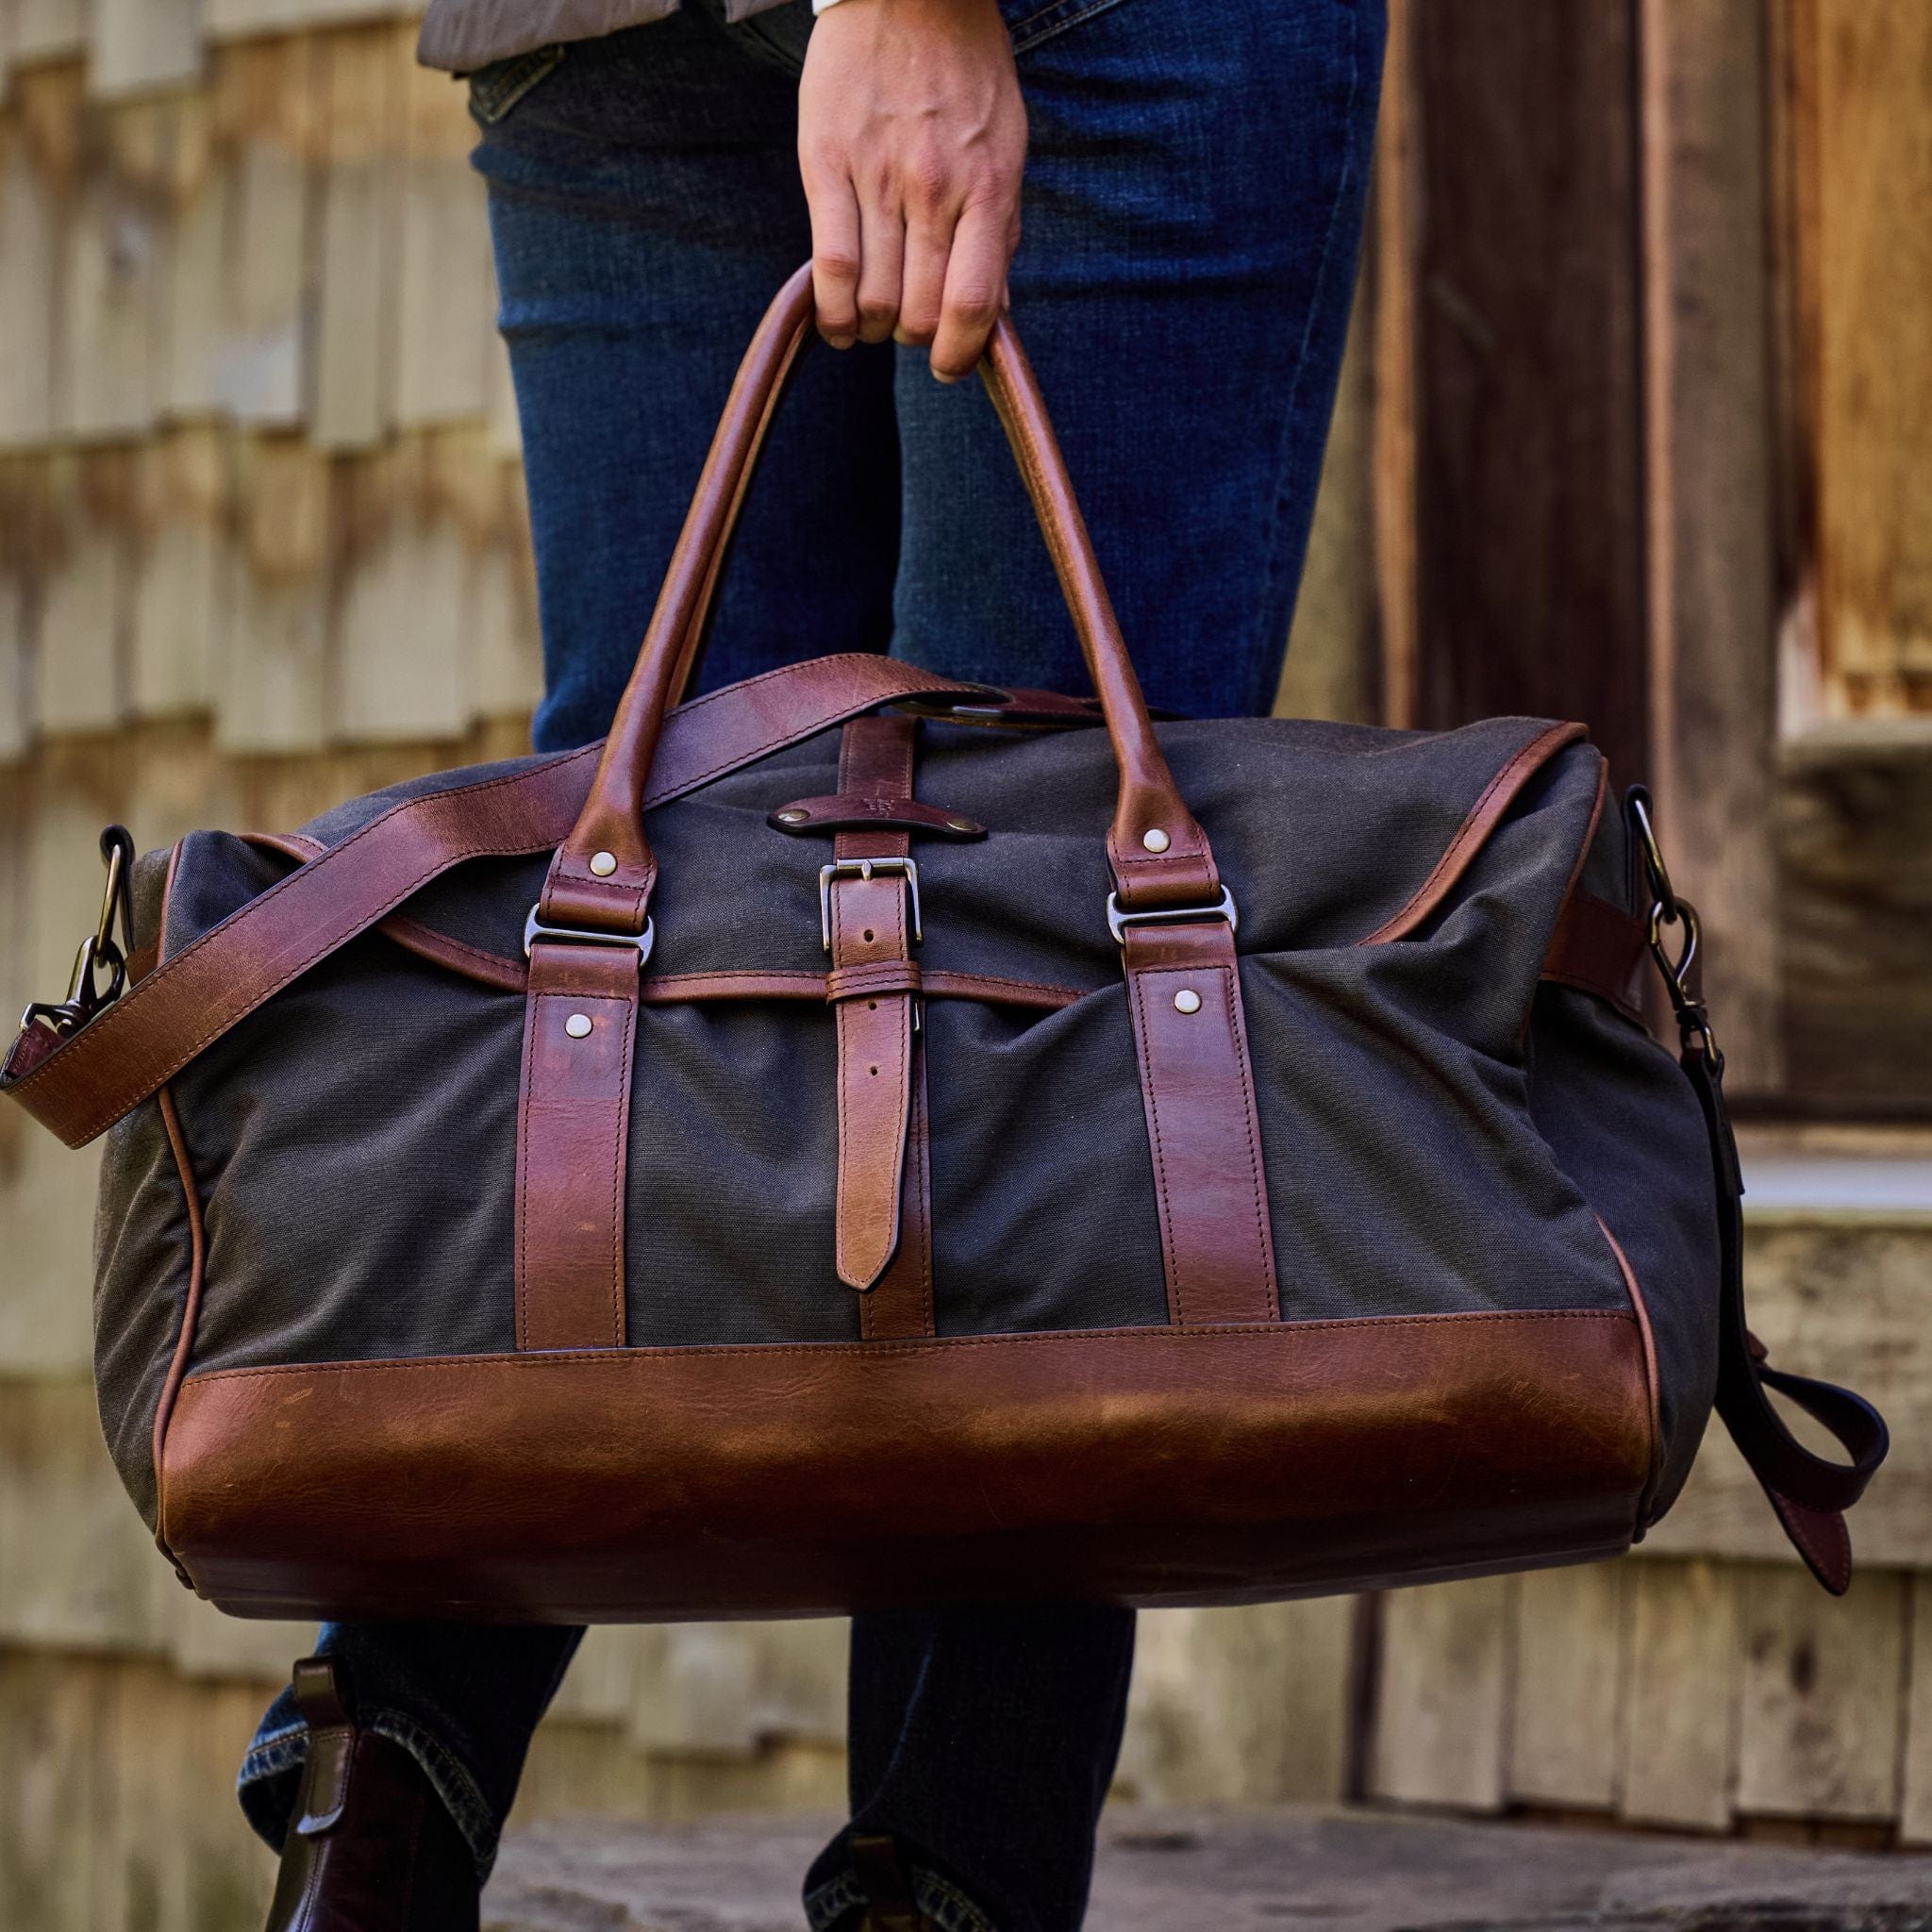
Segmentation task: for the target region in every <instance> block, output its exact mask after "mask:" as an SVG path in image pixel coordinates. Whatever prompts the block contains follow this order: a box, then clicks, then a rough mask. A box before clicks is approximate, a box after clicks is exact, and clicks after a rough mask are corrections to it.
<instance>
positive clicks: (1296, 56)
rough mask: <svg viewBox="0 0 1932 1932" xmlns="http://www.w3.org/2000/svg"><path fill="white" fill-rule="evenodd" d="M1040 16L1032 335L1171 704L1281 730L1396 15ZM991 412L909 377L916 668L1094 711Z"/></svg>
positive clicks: (1025, 255) (1263, 9)
mask: <svg viewBox="0 0 1932 1932" xmlns="http://www.w3.org/2000/svg"><path fill="white" fill-rule="evenodd" d="M1014 4H1015V0H1008V5H1009V6H1011V5H1014ZM1021 5H1022V6H1023V7H1024V10H1025V11H1026V12H1027V14H1028V16H1029V17H1031V18H1036V19H1043V20H1045V21H1046V22H1047V23H1048V25H1053V23H1054V22H1056V21H1058V20H1061V19H1067V18H1070V17H1071V18H1072V19H1073V22H1074V24H1072V25H1067V26H1066V27H1065V28H1064V30H1054V31H1050V32H1047V33H1045V34H1044V35H1043V36H1042V37H1041V39H1040V40H1038V41H1037V42H1034V43H1033V44H1031V45H1029V46H1026V47H1025V48H1024V51H1022V52H1021V54H1020V56H1019V72H1020V77H1021V81H1022V84H1023V86H1024V91H1025V95H1026V106H1027V113H1028V119H1029V129H1030V136H1031V145H1030V147H1029V149H1028V154H1027V163H1026V180H1025V190H1024V198H1023V201H1022V216H1023V233H1022V240H1021V243H1020V251H1019V254H1018V256H1017V257H1016V258H1015V260H1014V263H1013V269H1012V275H1011V277H1010V281H1011V288H1012V297H1013V315H1014V319H1015V321H1016V322H1017V323H1018V324H1019V325H1020V329H1021V332H1022V334H1023V337H1024V341H1025V344H1026V352H1027V356H1028V358H1029V359H1030V361H1031V362H1032V364H1033V367H1034V370H1035V372H1036V373H1037V375H1039V377H1040V384H1041V391H1042V392H1043V393H1044V395H1045V397H1046V401H1047V404H1048V407H1049V408H1051V410H1052V412H1053V420H1054V425H1055V428H1056V430H1057V431H1058V438H1059V442H1060V445H1061V448H1062V450H1063V452H1064V454H1065V456H1066V459H1067V467H1068V470H1069V472H1070V474H1071V475H1072V477H1073V480H1074V488H1075V489H1076V490H1077V491H1078V492H1079V497H1080V502H1081V507H1082V508H1083V509H1084V510H1085V512H1086V517H1087V522H1088V525H1089V527H1090V529H1091V533H1092V536H1093V541H1094V547H1095V550H1096V552H1097V555H1098V557H1099V560H1100V565H1101V568H1102V570H1103V572H1104V573H1105V574H1106V577H1107V584H1108V591H1110V592H1111V594H1112V598H1113V603H1114V607H1115V609H1116V610H1117V612H1118V614H1119V616H1120V620H1121V625H1122V629H1123V632H1124V636H1125V638H1126V641H1127V646H1128V649H1129V650H1130V651H1131V652H1132V654H1133V658H1134V662H1135V665H1136V667H1137V668H1138V670H1139V671H1140V674H1141V683H1142V685H1143V686H1144V687H1145V689H1146V691H1147V695H1148V697H1149V699H1150V700H1151V701H1153V702H1154V703H1156V704H1158V705H1165V706H1168V707H1170V708H1174V709H1175V710H1180V711H1184V712H1187V713H1189V714H1191V715H1193V716H1200V717H1225V716H1236V715H1241V714H1244V713H1265V712H1266V711H1267V710H1268V709H1269V708H1270V707H1271V705H1272V704H1273V701H1274V690H1275V686H1276V684H1277V682H1278V680H1279V676H1280V670H1281V659H1282V655H1283V653H1284V651H1285V650H1286V648H1287V643H1288V632H1289V623H1290V619H1291V616H1292V614H1293V607H1294V595H1295V590H1296V586H1297V583H1298V581H1299V578H1300V575H1301V567H1302V558H1303V555H1304V552H1305V549H1306V546H1307V532H1308V523H1309V519H1310V516H1311V515H1312V512H1313V508H1314V501H1315V491H1316V487H1317V485H1318V484H1319V482H1320V480H1321V471H1322V452H1323V446H1324V442H1325V441H1326V437H1327V430H1328V418H1329V412H1330V409H1331V408H1332V405H1333V402H1334V394H1335V383H1336V377H1337V375H1338V374H1339V372H1340V368H1341V349H1342V342H1343V339H1344V337H1345V335H1346V332H1347V326H1348V313H1349V308H1350V305H1351V300H1352V296H1353V291H1354V287H1355V279H1356V267H1357V257H1358V253H1359V248H1360V238H1361V225H1362V213H1363V208H1364V194H1365V191H1366V187H1367V181H1368V171H1369V161H1370V155H1371V151H1372V147H1373V142H1374V118H1375V102H1376V97H1377V93H1378V89H1379V81H1380V72H1381V52H1382V39H1383V19H1382V8H1381V0H1213V4H1212V5H1201V4H1191V0H1117V4H1115V5H1112V6H1110V7H1107V8H1104V9H1103V10H1100V11H1097V12H1095V11H1091V10H1084V9H1079V8H1073V7H1068V6H1060V7H1046V8H1042V7H1039V6H1037V5H1033V4H1031V0H1021ZM1024 33H1025V27H1024V25H1020V26H1018V27H1017V28H1016V36H1015V38H1016V42H1018V41H1020V40H1021V39H1022V38H1023V37H1024ZM976 388H977V386H976V385H973V384H960V385H958V386H957V387H955V388H951V389H947V388H942V387H941V385H939V384H937V383H935V382H933V381H932V380H931V379H930V378H929V376H928V375H927V372H926V369H925V358H924V354H923V352H917V351H911V350H905V351H902V352H901V359H900V371H899V382H898V406H899V427H900V444H901V458H902V463H903V475H904V491H903V497H904V525H903V540H902V551H901V560H900V569H899V578H898V586H897V599H896V604H895V609H894V617H895V625H894V633H893V652H894V655H895V656H898V657H903V658H909V659H911V660H912V661H913V662H915V663H917V664H921V665H924V666H926V667H928V668H935V669H943V670H944V671H945V672H947V673H948V674H949V675H956V676H959V677H968V678H978V679H982V680H985V681H987V682H990V683H995V684H997V683H1002V682H1012V683H1018V684H1031V685H1042V686H1045V687H1046V688H1048V689H1049V690H1055V691H1084V690H1086V689H1087V688H1088V687H1087V678H1086V673H1085V670H1084V668H1083V666H1082V664H1081V660H1080V656H1079V651H1078V647H1077V644H1076V643H1075V641H1074V633H1073V626H1072V625H1071V623H1070V622H1069V620H1068V618H1067V615H1066V612H1065V608H1064V607H1063V605H1062V602H1061V599H1060V596H1059V592H1058V587H1057V585H1056V583H1055V581H1054V576H1053V571H1052V568H1051V564H1050V561H1049V559H1048V557H1047V555H1046V549H1045V546H1044V544H1043V543H1042V542H1041V539H1040V536H1039V534H1038V532H1037V530H1036V528H1035V526H1034V522H1033V516H1032V511H1031V508H1030V506H1029V505H1028V503H1027V501H1026V497H1025V494H1024V491H1023V489H1022V488H1021V486H1020V483H1019V479H1018V477H1017V476H1016V475H1015V472H1014V467H1013V461H1012V458H1011V456H1010V455H1009V454H1008V449H1007V446H1006V441H1005V438H1004V436H1003V435H1002V434H1001V432H1000V430H999V428H998V426H997V425H996V424H995V423H994V421H993V418H992V414H991V411H990V410H989V409H988V408H987V407H986V399H985V397H984V396H982V395H979V394H977V393H975V391H976Z"/></svg>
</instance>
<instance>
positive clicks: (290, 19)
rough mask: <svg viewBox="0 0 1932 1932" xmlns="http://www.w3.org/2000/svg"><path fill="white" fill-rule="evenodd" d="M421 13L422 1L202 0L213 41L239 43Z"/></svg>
mask: <svg viewBox="0 0 1932 1932" xmlns="http://www.w3.org/2000/svg"><path fill="white" fill-rule="evenodd" d="M422 10H423V0H202V29H203V31H204V32H205V33H206V34H207V35H208V38H209V39H210V40H214V41H221V40H236V39H244V38H247V37H249V36H252V35H256V34H285V33H291V32H293V31H294V30H295V29H296V28H298V27H324V26H337V25H343V24H354V23H356V22H358V21H368V20H397V19H402V18H405V17H407V16H408V15H409V14H412V13H421V12H422Z"/></svg>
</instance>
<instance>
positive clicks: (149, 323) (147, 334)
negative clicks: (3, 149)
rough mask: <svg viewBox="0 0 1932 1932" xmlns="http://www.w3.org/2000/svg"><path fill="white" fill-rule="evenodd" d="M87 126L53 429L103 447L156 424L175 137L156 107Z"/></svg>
mask: <svg viewBox="0 0 1932 1932" xmlns="http://www.w3.org/2000/svg"><path fill="white" fill-rule="evenodd" d="M88 122H89V134H90V137H91V138H90V142H89V147H90V150H91V152H90V154H89V157H88V164H87V167H86V171H85V174H84V175H83V178H82V181H81V187H80V192H79V195H78V197H77V198H76V200H75V203H74V205H73V208H72V212H71V215H70V217H69V219H68V221H67V224H66V235H65V244H64V246H65V262H64V265H63V269H62V276H63V280H62V289H63V313H64V316H65V324H64V326H63V327H62V329H61V333H60V340H59V343H58V356H57V358H56V367H57V370H58V384H57V399H56V407H55V415H56V423H55V427H56V429H57V430H58V432H59V433H61V434H62V435H64V436H68V437H73V438H76V439H80V440H94V441H99V440H102V439H107V438H121V437H131V436H138V435H140V434H141V433H142V431H143V430H145V429H146V428H147V427H148V426H149V425H150V424H151V423H152V422H153V420H154V413H155V408H154V373H153V361H154V337H155V329H156V324H157V322H158V318H159V314H160V309H161V299H160V298H161V290H162V287H163V281H162V273H161V270H162V260H163V248H162V237H161V225H162V221H163V208H164V199H163V194H162V188H163V183H164V181H165V178H166V171H167V161H168V154H167V150H168V146H169V144H170V135H171V131H172V130H171V127H170V124H169V121H168V118H167V116H166V115H165V113H164V111H163V109H162V108H161V107H160V106H159V105H158V103H156V102H152V101H125V102H119V103H115V104H113V105H111V106H107V107H99V108H94V109H93V110H92V113H91V114H90V115H89V117H88Z"/></svg>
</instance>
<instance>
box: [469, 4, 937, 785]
mask: <svg viewBox="0 0 1932 1932" xmlns="http://www.w3.org/2000/svg"><path fill="white" fill-rule="evenodd" d="M798 10H799V9H796V8H792V9H781V10H780V11H779V12H777V13H767V14H763V15H760V16H758V18H757V19H755V20H753V21H749V22H746V23H744V24H743V25H741V26H736V27H732V26H726V25H724V22H723V21H722V19H721V18H720V17H719V15H718V10H717V8H715V6H703V7H699V6H691V7H686V8H684V9H683V10H682V11H680V12H679V13H676V14H675V15H673V16H672V17H671V18H670V19H668V20H665V21H662V22H658V23H655V24H653V25H649V26H643V27H637V28H634V29H632V30H630V31H629V32H626V33H621V34H615V35H612V36H611V37H609V38H608V39H607V40H602V41H589V42H578V43H575V44H574V45H572V46H571V47H570V48H569V50H568V52H567V53H566V55H565V58H563V59H561V60H560V61H558V63H557V65H556V66H555V68H554V69H552V70H551V72H550V73H548V74H547V75H545V76H544V77H543V78H542V79H541V81H540V82H538V84H537V85H536V86H535V87H533V88H532V89H530V91H529V92H527V93H525V94H523V95H522V96H521V97H520V98H518V99H517V100H516V102H515V104H514V105H513V106H512V107H510V108H508V110H507V111H506V112H505V113H504V114H503V115H502V116H501V117H500V118H499V119H496V120H494V121H491V122H490V123H488V124H487V125H484V127H483V134H482V141H481V143H480V145H479V146H478V148H477V149H476V153H475V162H476V166H477V167H478V168H479V169H480V170H481V171H482V173H483V175H484V176H485V177H486V179H487V180H488V182H489V185H490V219H491V233H492V236H493V238H494V242H495V251H496V263H497V278H498V282H499V284H500V287H501V289H502V310H501V323H502V328H503V333H504V336H505V338H506V340H507V341H508V344H509V353H510V367H511V371H512V374H513V375H514V378H515V386H516V395H517V408H518V411H519V414H520V416H521V419H522V425H523V435H524V468H525V476H526V478H527V481H528V489H529V499H530V522H531V528H532V533H533V535H534V538H535V542H536V553H537V587H538V597H539V603H540V608H541V619H542V632H543V652H544V672H545V685H546V690H545V695H544V698H543V702H542V704H541V707H540V708H539V709H538V712H537V721H536V729H535V738H536V742H537V745H538V748H539V749H540V750H544V751H550V750H558V749H562V748H565V747H568V746H571V745H575V744H582V743H585V742H587V741H590V740H591V739H593V738H597V737H600V736H601V735H602V734H603V733H604V732H605V731H606V730H608V727H609V724H610V718H611V714H612V712H613V711H614V710H615V709H616V708H617V700H618V698H619V696H620V694H621V693H622V691H623V690H624V685H625V679H626V678H627V677H628V676H629V675H630V670H631V665H632V663H633V661H634V660H635V658H636V656H637V649H638V644H639V641H641V638H642V637H643V634H644V628H645V625H647V623H648V622H649V619H650V614H651V609H652V606H653V605H654V604H655V603H656V601H657V596H658V586H659V584H660V583H661V581H662V579H663V575H664V571H665V568H666V566H667V564H668V563H669V562H670V559H671V553H672V549H673V547H674V545H675V542H676V541H677V533H678V530H679V528H680V526H681V525H682V524H683V521H684V515H685V510H686V508H687V507H688V506H689V504H690V501H691V491H692V489H693V487H694V486H695V484H696V482H697V478H698V472H699V471H700V469H701V468H702V467H703V464H704V458H705V452H706V450H707V449H708V446H709V443H710V440H711V433H712V431H713V429H715V427H716V426H717V421H718V411H719V409H720V408H721V407H722V405H723V402H724V396H725V394H726V392H727V391H729V389H730V387H731V379H732V376H733V375H734V373H735V372H736V370H737V367H738V359H739V358H740V356H741V355H742V353H743V351H744V345H745V343H746V342H747V341H750V339H751V334H752V330H753V329H754V328H755V327H756V325H757V324H758V318H759V316H760V315H762V314H763V312H764V310H765V308H766V305H767V304H768V303H769V302H770V301H771V299H772V296H773V294H774V292H775V291H776V290H777V288H778V285H779V284H780V283H781V282H782V281H783V280H784V279H785V277H786V276H787V275H790V274H791V271H792V270H793V269H795V268H796V267H797V266H798V264H799V263H800V262H801V261H803V260H804V259H805V258H806V257H807V256H808V255H809V254H810V252H811V225H810V221H809V218H808V214H807V211H806V205H805V193H804V190H803V189H802V188H801V186H800V185H799V179H798V162H797V158H796V149H797V79H796V68H797V58H796V54H797V49H796V48H794V47H793V46H792V45H791V44H790V43H789V37H790V36H791V35H795V34H796V33H797V32H798V30H799V27H800V25H801V22H799V21H795V20H793V19H792V18H791V15H792V14H793V13H794V12H797V11H798ZM809 21H810V10H809V8H808V7H807V8H804V9H803V13H802V25H804V26H805V27H807V28H808V25H809ZM799 45H801V46H802V41H801V42H799ZM892 381H893V358H892V352H891V347H890V345H883V344H882V345H878V346H875V347H873V348H861V349H856V350H853V351H852V352H850V353H849V354H847V355H844V356H834V355H831V354H829V353H824V352H820V353H817V354H813V355H808V356H807V357H806V358H804V362H803V364H802V366H801V368H800V369H799V372H798V375H797V376H796V378H795V379H794V381H793V382H792V384H791V389H790V391H789V392H788V394H787V396H786V399H785V408H784V411H783V415H782V417H781V419H780V428H779V431H778V433H777V434H774V436H773V437H772V439H771V441H770V442H769V444H768V445H767V448H766V451H765V454H764V457H763V458H762V460H761V461H760V463H759V465H758V475H757V478H756V481H755V482H754V484H753V486H752V489H751V491H750V493H749V495H748V497H747V499H746V502H745V506H744V510H743V515H742V518H741V523H740V525H739V529H738V534H737V537H736V539H735V541H734V542H733V545H732V555H731V559H730V566H729V568H728V569H727V570H726V571H725V572H724V576H723V580H722V583H721V585H720V590H719V597H718V605H717V610H716V616H715V621H714V623H713V625H712V628H711V641H710V644H709V647H708V651H707V655H706V659H705V662H704V664H703V666H702V668H701V674H700V675H701V680H702V683H703V684H704V686H705V687H706V688H714V687H716V686H717V685H720V684H728V683H732V682H735V681H736V680H737V679H739V678H741V677H748V676H751V675H754V674H756V673H758V672H761V671H768V670H770V669H772V668H773V667H774V666H776V665H779V664H785V663H791V662H793V661H795V660H797V659H799V658H815V657H821V656H824V655H825V654H827V653H830V652H834V651H853V650H873V651H883V650H884V649H885V648H886V646H887V644H888V642H889V641H890V640H891V592H892V576H893V571H894V568H895V565H896V561H897V557H898V545H899V481H898V441H897V434H896V431H895V429H894V425H893V417H892Z"/></svg>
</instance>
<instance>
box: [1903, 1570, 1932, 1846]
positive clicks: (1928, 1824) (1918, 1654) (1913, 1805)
mask: <svg viewBox="0 0 1932 1932" xmlns="http://www.w3.org/2000/svg"><path fill="white" fill-rule="evenodd" d="M1911 1592H1912V1612H1911V1616H1912V1621H1911V1634H1910V1638H1909V1656H1910V1660H1911V1674H1912V1681H1911V1688H1910V1690H1909V1691H1908V1692H1907V1697H1906V1710H1905V1726H1906V1748H1905V1760H1904V1766H1903V1787H1904V1789H1903V1792H1902V1796H1901V1803H1900V1806H1899V1821H1898V1833H1899V1837H1900V1838H1901V1839H1902V1840H1904V1841H1905V1842H1906V1843H1907V1844H1914V1845H1923V1844H1932V1578H1928V1577H1925V1576H1915V1577H1913V1578H1912V1580H1911Z"/></svg>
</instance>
